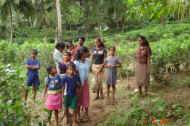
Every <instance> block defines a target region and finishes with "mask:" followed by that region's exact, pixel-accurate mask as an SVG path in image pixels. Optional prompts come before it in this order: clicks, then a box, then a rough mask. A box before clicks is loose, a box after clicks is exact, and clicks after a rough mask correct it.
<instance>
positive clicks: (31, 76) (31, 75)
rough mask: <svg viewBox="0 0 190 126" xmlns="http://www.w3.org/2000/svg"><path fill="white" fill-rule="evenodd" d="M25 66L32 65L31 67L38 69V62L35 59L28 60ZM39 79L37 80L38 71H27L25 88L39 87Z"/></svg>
mask: <svg viewBox="0 0 190 126" xmlns="http://www.w3.org/2000/svg"><path fill="white" fill-rule="evenodd" d="M26 65H32V66H39V68H40V62H39V60H37V59H31V58H30V59H28V60H27V61H26ZM39 84H40V79H39V69H35V70H33V69H28V71H27V86H32V85H34V86H39Z"/></svg>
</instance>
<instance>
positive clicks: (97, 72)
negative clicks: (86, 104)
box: [92, 38, 106, 99]
mask: <svg viewBox="0 0 190 126" xmlns="http://www.w3.org/2000/svg"><path fill="white" fill-rule="evenodd" d="M95 42H96V46H95V47H94V48H93V50H92V71H93V73H94V76H95V86H94V88H93V90H94V92H96V93H97V96H96V99H99V98H100V97H101V98H103V85H102V80H103V73H104V72H103V64H104V60H105V57H106V49H105V46H104V44H103V42H102V40H101V38H96V40H95Z"/></svg>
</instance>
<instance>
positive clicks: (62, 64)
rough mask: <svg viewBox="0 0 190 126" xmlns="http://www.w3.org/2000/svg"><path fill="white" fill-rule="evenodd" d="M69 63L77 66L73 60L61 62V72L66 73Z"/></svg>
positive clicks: (59, 65)
mask: <svg viewBox="0 0 190 126" xmlns="http://www.w3.org/2000/svg"><path fill="white" fill-rule="evenodd" d="M68 64H73V65H74V66H75V64H74V63H73V62H68V63H61V62H60V63H59V64H58V67H59V71H60V73H61V74H65V73H66V70H67V66H68Z"/></svg>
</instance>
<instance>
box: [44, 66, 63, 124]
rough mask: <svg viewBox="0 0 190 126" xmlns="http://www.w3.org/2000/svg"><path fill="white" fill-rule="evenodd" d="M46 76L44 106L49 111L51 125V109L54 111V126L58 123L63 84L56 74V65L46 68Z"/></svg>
mask: <svg viewBox="0 0 190 126" xmlns="http://www.w3.org/2000/svg"><path fill="white" fill-rule="evenodd" d="M47 72H48V77H47V78H46V79H45V84H46V87H45V90H44V99H46V102H45V105H46V108H47V109H48V110H49V111H50V115H49V117H48V121H49V123H50V125H51V115H52V111H54V112H55V121H56V126H58V125H59V123H58V120H59V116H58V114H59V112H58V111H59V110H60V109H62V96H63V93H62V92H63V84H62V81H61V78H60V76H59V75H58V74H57V70H56V67H53V66H50V67H48V68H47Z"/></svg>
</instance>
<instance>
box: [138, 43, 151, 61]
mask: <svg viewBox="0 0 190 126" xmlns="http://www.w3.org/2000/svg"><path fill="white" fill-rule="evenodd" d="M150 56H151V49H150V48H149V47H145V46H140V47H139V48H138V49H137V52H136V60H137V62H138V63H140V64H147V63H148V58H149V57H150Z"/></svg>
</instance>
